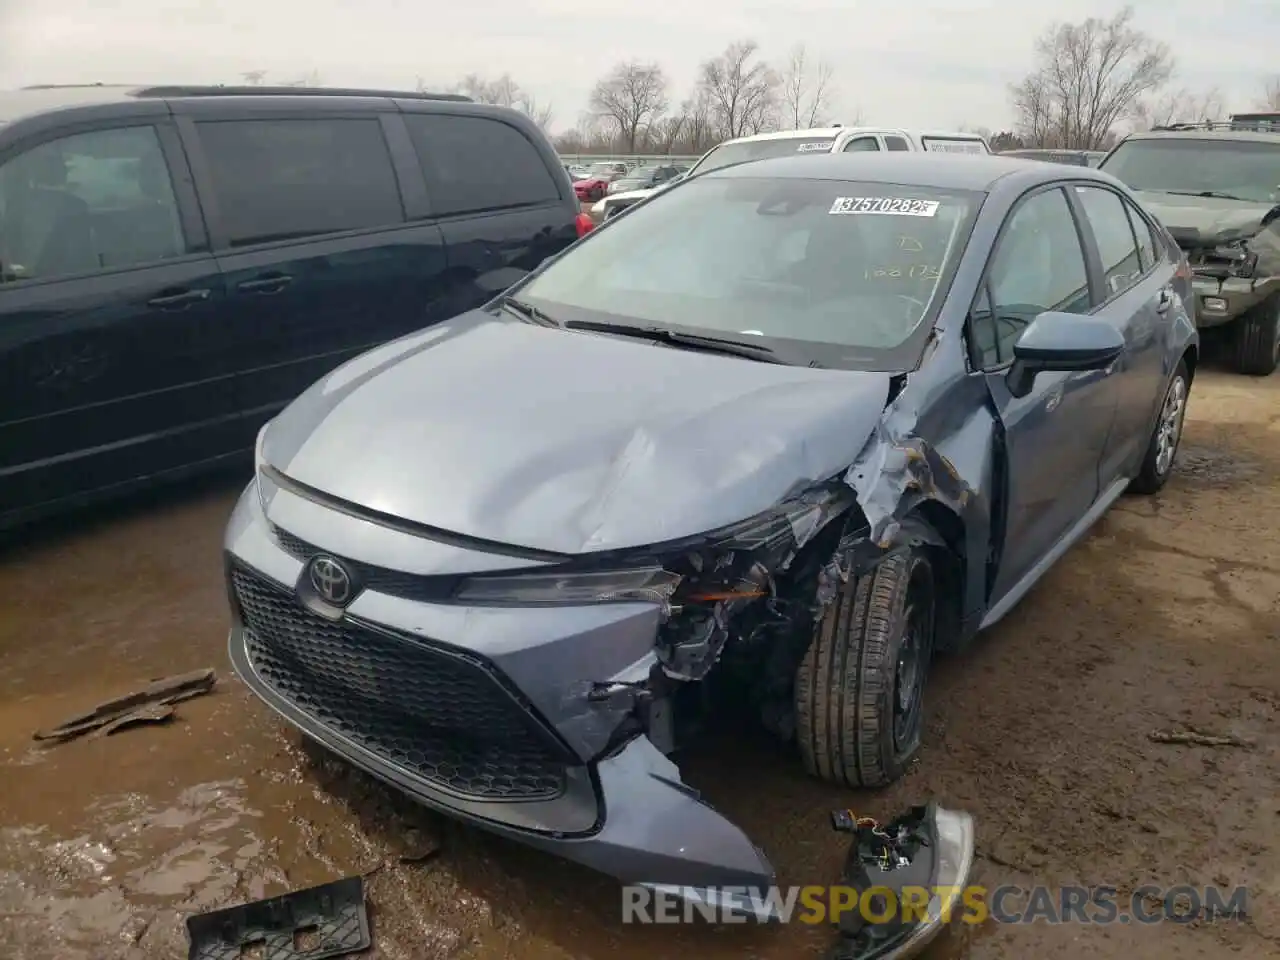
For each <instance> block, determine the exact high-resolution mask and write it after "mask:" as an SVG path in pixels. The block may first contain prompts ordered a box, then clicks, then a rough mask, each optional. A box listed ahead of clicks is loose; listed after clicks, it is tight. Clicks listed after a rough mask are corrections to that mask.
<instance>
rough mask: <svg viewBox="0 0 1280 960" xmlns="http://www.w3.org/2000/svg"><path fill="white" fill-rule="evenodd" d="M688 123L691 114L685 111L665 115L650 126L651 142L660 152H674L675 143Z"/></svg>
mask: <svg viewBox="0 0 1280 960" xmlns="http://www.w3.org/2000/svg"><path fill="white" fill-rule="evenodd" d="M688 123H689V115H688V114H686V113H685V112H683V111H680V112H679V113H673V114H670V115H669V116H666V117H663V118H662V119H660V120H658V121H657V122H656V123H655V124H653V126H652V127H651V128H650V133H649V143H650V144H651V145H652V146H653V147H654V148H655V149H656V150H657V151H658V152H659V153H665V154H671V153H674V152H675V145H676V143H677V142H679V140H680V137H681V135H682V134H683V133H684V129H685V127H686V126H687V125H688Z"/></svg>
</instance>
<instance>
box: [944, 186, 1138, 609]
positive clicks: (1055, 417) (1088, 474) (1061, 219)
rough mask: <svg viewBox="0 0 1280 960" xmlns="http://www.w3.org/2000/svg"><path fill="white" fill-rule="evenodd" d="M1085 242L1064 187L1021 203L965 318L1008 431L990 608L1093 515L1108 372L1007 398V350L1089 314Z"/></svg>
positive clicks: (1111, 389)
mask: <svg viewBox="0 0 1280 960" xmlns="http://www.w3.org/2000/svg"><path fill="white" fill-rule="evenodd" d="M1085 251H1086V247H1085V244H1084V235H1083V234H1082V233H1081V232H1080V229H1079V226H1078V223H1077V220H1076V211H1075V208H1074V207H1073V206H1072V205H1071V203H1070V202H1069V201H1068V198H1067V194H1066V191H1065V189H1064V188H1063V187H1061V186H1052V187H1049V188H1042V189H1039V190H1036V191H1034V192H1032V193H1030V194H1028V195H1027V196H1024V197H1023V198H1022V199H1021V200H1020V201H1019V202H1018V204H1017V205H1016V206H1015V207H1014V209H1013V212H1012V213H1011V214H1010V215H1009V217H1008V218H1007V219H1006V221H1005V223H1004V226H1003V227H1002V229H1001V233H1000V238H999V240H998V241H997V246H996V249H995V253H994V255H993V256H992V259H991V262H990V263H989V264H988V268H987V275H986V278H985V280H984V282H983V285H982V289H981V292H980V294H979V296H978V298H977V301H976V302H975V304H974V308H973V310H972V313H971V315H970V321H969V325H970V340H971V346H972V347H973V350H974V356H973V362H974V365H975V367H977V368H978V369H981V370H982V371H983V373H984V375H985V377H986V379H987V384H988V388H989V390H990V392H991V398H992V400H993V402H994V403H995V407H996V409H997V411H998V413H999V416H1000V420H1001V422H1002V423H1003V426H1004V430H1005V455H1006V462H1007V467H1008V469H1007V476H1006V477H1005V491H1004V493H1005V505H1006V506H1005V516H1004V523H1005V537H1004V547H1003V552H1002V554H1001V557H1000V561H999V567H998V570H997V575H996V583H995V587H994V590H993V595H992V597H991V603H992V605H994V604H996V603H997V602H999V600H1000V599H1001V598H1002V597H1003V596H1004V595H1005V594H1006V593H1008V592H1009V591H1010V590H1011V589H1012V588H1013V587H1015V586H1016V585H1017V584H1018V582H1019V581H1020V580H1021V579H1022V578H1023V577H1024V576H1026V575H1027V574H1028V573H1029V572H1030V571H1031V570H1032V568H1033V567H1034V566H1035V565H1036V563H1037V562H1038V561H1039V560H1040V559H1041V558H1042V557H1044V556H1045V554H1046V553H1048V551H1049V550H1050V549H1051V548H1052V547H1053V545H1054V544H1055V543H1057V542H1058V541H1059V540H1060V539H1061V538H1062V537H1063V536H1064V535H1065V534H1066V533H1067V532H1068V531H1069V530H1070V529H1071V528H1072V526H1073V525H1075V524H1076V523H1077V522H1078V521H1079V520H1080V519H1081V518H1082V517H1083V516H1084V514H1085V513H1086V512H1087V511H1088V510H1089V508H1090V507H1091V506H1092V505H1093V502H1094V500H1096V499H1097V497H1098V493H1099V483H1098V465H1099V461H1100V460H1101V458H1102V456H1103V452H1104V450H1105V448H1106V444H1107V440H1108V437H1109V435H1110V433H1111V428H1112V421H1113V420H1114V418H1115V410H1116V390H1115V380H1114V378H1112V377H1111V375H1110V373H1109V372H1107V371H1084V372H1078V373H1042V374H1040V375H1039V376H1037V377H1036V379H1035V383H1034V385H1033V387H1032V389H1031V392H1030V393H1029V394H1027V395H1026V396H1024V397H1015V396H1013V395H1012V394H1011V393H1010V392H1009V385H1008V372H1009V367H1010V365H1011V363H1012V361H1013V344H1014V342H1015V341H1017V339H1018V337H1019V336H1021V335H1022V332H1023V330H1025V329H1026V327H1027V325H1028V324H1030V323H1031V321H1032V320H1034V319H1035V318H1036V316H1038V315H1039V314H1040V313H1043V312H1045V311H1047V310H1055V311H1060V312H1064V313H1077V314H1081V315H1085V314H1088V313H1090V312H1091V311H1092V309H1093V303H1094V301H1095V299H1097V297H1096V296H1095V293H1096V292H1095V290H1094V289H1093V288H1094V286H1095V285H1096V280H1094V279H1091V276H1090V270H1089V267H1088V261H1087V258H1086V252H1085Z"/></svg>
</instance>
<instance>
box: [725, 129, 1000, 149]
mask: <svg viewBox="0 0 1280 960" xmlns="http://www.w3.org/2000/svg"><path fill="white" fill-rule="evenodd" d="M844 133H850V134H863V133H901V134H906V135H907V136H914V137H935V138H944V137H945V138H949V139H952V140H981V139H982V137H981V136H979V135H978V134H976V133H963V132H960V131H954V130H953V131H948V130H907V129H905V128H902V127H811V128H810V129H808V130H778V131H775V132H773V133H754V134H751V135H750V136H746V137H735V138H734V139H732V140H726V141H724V143H754V142H756V141H759V140H834V139H835V138H836V137H838V136H840V135H841V134H844ZM721 146H724V144H723V143H722V144H721Z"/></svg>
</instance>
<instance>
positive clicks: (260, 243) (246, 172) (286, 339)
mask: <svg viewBox="0 0 1280 960" xmlns="http://www.w3.org/2000/svg"><path fill="white" fill-rule="evenodd" d="M183 110H184V115H183V117H182V119H181V120H180V121H179V122H180V125H181V128H182V130H183V134H184V138H185V141H186V143H187V145H188V150H189V152H190V154H191V156H192V165H193V168H194V170H195V175H196V180H197V182H198V184H199V186H200V190H201V196H202V198H203V199H204V202H205V210H206V214H207V216H208V221H209V231H210V234H211V237H212V240H213V246H214V251H215V254H216V256H217V259H218V262H219V264H220V266H221V268H222V273H223V278H224V283H225V298H226V300H225V303H226V310H225V311H224V314H223V317H222V319H223V323H222V329H223V333H224V336H225V337H226V342H227V343H228V344H230V345H233V348H234V351H235V356H236V358H237V361H238V372H239V374H240V383H239V385H240V391H241V396H242V401H241V402H242V404H243V406H244V407H245V409H246V410H248V411H251V412H252V414H253V418H254V420H255V422H257V423H261V422H262V421H264V420H265V419H267V418H269V417H270V416H272V415H273V414H274V413H275V412H276V411H277V410H279V409H280V408H281V407H282V406H284V405H285V404H286V403H288V402H289V401H290V400H292V399H293V398H294V397H295V396H296V395H297V394H299V393H300V392H302V391H303V390H304V389H306V387H308V386H309V385H310V384H311V383H313V382H314V381H316V380H318V379H319V378H321V377H323V376H324V375H325V374H327V373H328V372H330V371H331V370H333V369H334V368H335V367H337V366H338V365H339V364H341V363H343V362H344V361H346V360H348V359H350V358H351V357H353V356H356V355H357V354H360V353H362V352H364V351H365V350H367V349H369V348H371V347H373V346H376V345H377V344H380V343H383V342H385V341H387V340H391V339H393V338H395V337H398V336H401V335H403V334H406V333H409V332H411V331H413V330H417V329H419V328H421V327H424V326H428V325H430V324H431V323H434V322H436V321H438V320H440V319H443V317H444V316H445V314H443V313H442V312H440V309H439V308H440V304H441V302H442V300H441V294H442V290H441V282H442V278H443V275H444V268H445V255H444V242H443V238H442V236H441V234H440V231H439V229H438V228H437V227H436V226H435V224H433V223H431V222H429V221H422V222H411V221H410V220H409V218H408V217H407V216H406V212H405V203H406V200H408V201H409V202H414V201H415V199H416V200H418V201H420V199H421V196H422V193H423V187H422V183H421V177H420V175H419V174H418V172H417V171H416V169H413V168H412V167H409V166H407V165H405V164H403V163H402V164H397V163H396V162H395V160H393V155H392V148H391V145H390V141H391V139H394V137H395V134H396V132H397V131H398V130H399V128H398V126H397V123H398V117H397V113H396V111H395V109H394V107H393V106H392V105H391V104H390V102H389V101H382V100H371V99H370V100H357V99H356V98H332V99H328V98H326V99H324V100H320V99H317V98H314V97H310V98H296V99H293V100H291V99H289V98H278V97H272V98H260V99H256V98H236V99H232V98H226V99H223V98H219V100H218V101H210V102H205V101H192V102H189V103H187V104H185V105H183ZM401 139H403V137H401ZM402 173H407V174H408V175H409V177H410V179H409V180H407V181H406V180H403V179H402Z"/></svg>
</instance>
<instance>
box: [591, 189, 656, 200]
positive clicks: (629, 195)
mask: <svg viewBox="0 0 1280 960" xmlns="http://www.w3.org/2000/svg"><path fill="white" fill-rule="evenodd" d="M660 189H661V188H660V187H646V188H645V189H643V190H619V191H618V192H617V193H611V194H609V196H607V197H605V199H606V200H643V199H644V198H645V197H647V196H650V195H652V194H655V193H657V192H658V191H659V190H660Z"/></svg>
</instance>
